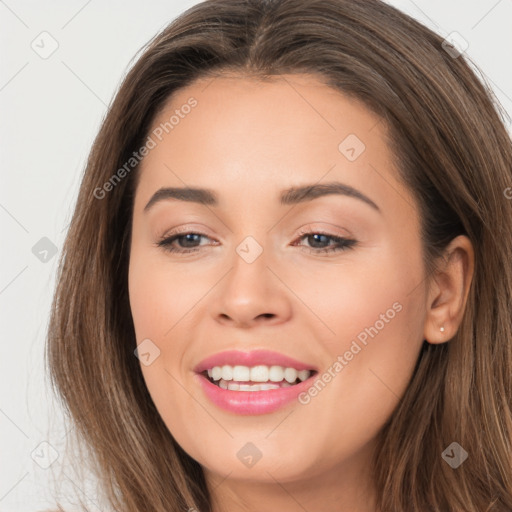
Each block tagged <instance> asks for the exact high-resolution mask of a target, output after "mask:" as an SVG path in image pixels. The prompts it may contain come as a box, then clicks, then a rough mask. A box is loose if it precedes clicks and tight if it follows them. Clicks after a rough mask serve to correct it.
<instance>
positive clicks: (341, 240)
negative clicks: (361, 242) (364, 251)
mask: <svg viewBox="0 0 512 512" xmlns="http://www.w3.org/2000/svg"><path fill="white" fill-rule="evenodd" d="M300 235H301V236H300V238H299V240H302V239H303V238H305V239H306V240H307V241H308V243H310V244H312V246H313V247H311V248H308V247H306V249H307V250H308V252H312V253H334V252H339V251H344V250H346V249H353V248H354V247H355V246H356V245H357V240H354V239H353V238H345V237H340V236H335V235H332V234H329V233H324V232H321V231H306V232H304V231H303V232H301V233H300ZM329 241H331V242H334V245H331V246H329V245H327V247H325V246H324V244H326V243H327V244H328V242H329ZM318 245H320V246H322V247H318Z"/></svg>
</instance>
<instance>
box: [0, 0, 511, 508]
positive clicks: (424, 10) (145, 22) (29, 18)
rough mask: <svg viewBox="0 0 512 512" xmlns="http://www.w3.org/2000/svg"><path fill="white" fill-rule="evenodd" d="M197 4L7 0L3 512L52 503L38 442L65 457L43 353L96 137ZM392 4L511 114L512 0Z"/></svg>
mask: <svg viewBox="0 0 512 512" xmlns="http://www.w3.org/2000/svg"><path fill="white" fill-rule="evenodd" d="M196 3H198V2H197V1H193V0H188V1H184V0H172V1H169V0H165V1H163V0H152V1H149V2H133V1H131V2H130V1H128V2H126V1H124V2H121V1H120V0H115V1H110V2H105V1H103V2H100V1H99V0H89V1H87V0H72V1H71V0H66V1H64V0H61V1H52V2H40V1H36V0H27V1H21V0H6V1H5V2H4V1H0V38H1V42H0V48H1V50H0V51H1V63H2V65H1V66H0V113H1V114H0V115H1V124H0V130H1V135H0V152H1V154H0V156H1V168H0V169H1V170H0V226H1V234H2V250H1V261H0V315H1V321H2V328H1V333H2V343H1V350H2V352H1V357H0V375H1V378H2V394H1V399H0V433H1V436H0V457H1V459H0V460H1V468H0V511H1V512H7V511H9V512H22V511H30V512H36V511H39V510H43V509H45V508H48V507H50V506H51V504H53V503H54V500H52V499H51V495H50V481H49V479H50V470H49V469H43V468H41V467H40V466H39V465H38V464H36V462H35V461H34V460H33V458H32V454H33V453H34V450H36V452H35V453H38V454H39V456H40V457H41V458H43V459H44V458H45V457H46V458H47V457H49V456H51V453H49V452H48V451H47V448H44V445H42V446H41V447H39V448H38V446H39V443H41V442H44V441H50V443H51V444H52V445H53V446H55V447H56V449H57V451H58V452H59V458H58V459H57V460H56V462H55V463H54V464H53V465H52V467H51V469H52V470H55V472H56V471H57V470H56V469H55V468H56V467H58V466H59V464H60V463H61V460H62V457H61V455H62V454H61V453H60V451H59V450H62V448H61V446H63V445H62V444H59V443H62V442H63V440H64V439H65V432H64V426H63V423H62V414H61V412H60V410H59V408H58V407H57V406H54V405H52V403H51V396H50V394H49V387H48V385H47V383H46V382H47V380H46V377H45V375H44V366H43V350H44V343H45V331H46V327H47V322H48V315H49V307H50V302H51V298H52V292H53V288H54V284H55V272H56V266H57V259H58V255H59V252H60V248H61V247H62V243H63V241H64V236H65V230H66V228H67V225H68V224H69V221H70V218H71V214H72V211H73V206H74V201H75V199H76V195H77V192H78V184H79V180H80V177H81V173H82V171H83V169H84V165H85V161H86V157H87V154H88V151H89V149H90V145H91V143H92V141H93V138H94V136H95V134H96V132H97V130H98V128H99V125H100V122H101V120H102V118H103V116H104V115H105V113H106V106H107V105H108V104H109V102H110V100H111V98H112V96H113V94H114V93H115V91H116V90H117V87H118V86H119V84H120V81H121V79H122V77H123V76H124V74H125V73H126V71H127V69H128V68H129V66H130V64H131V63H133V58H134V56H135V55H136V54H137V52H138V51H139V50H140V49H141V47H142V46H143V45H144V44H145V43H146V42H147V41H148V40H149V39H150V38H152V37H153V36H154V35H155V34H156V33H157V32H158V31H159V30H160V29H161V28H163V26H165V25H166V24H167V23H168V22H169V21H171V20H172V19H173V18H174V17H175V16H176V15H177V14H179V13H181V12H182V11H184V10H186V9H187V8H188V7H190V6H192V5H194V4H196ZM388 3H391V4H392V5H395V6H396V7H398V8H400V9H402V10H404V11H405V12H407V13H408V14H410V15H412V16H413V17H415V18H417V19H418V20H420V21H421V22H423V23H424V24H425V25H427V26H429V27H430V28H432V29H434V30H435V31H437V32H438V33H439V34H440V35H442V36H443V37H446V36H447V35H448V34H449V33H451V32H453V31H456V32H459V33H460V34H461V35H462V36H463V37H464V39H466V40H467V42H468V43H469V47H468V49H467V51H466V54H467V55H469V57H470V58H471V59H472V61H473V62H475V63H476V65H478V67H479V68H480V69H481V70H482V72H483V73H484V74H485V76H486V77H487V79H488V80H489V83H490V84H491V86H492V87H493V90H494V91H495V94H496V96H497V98H498V100H499V101H500V103H501V104H502V105H503V107H504V108H505V109H506V111H507V112H508V113H509V114H511V113H512V58H511V50H512V30H511V26H512V2H511V1H510V0H501V1H498V0H472V1H467V0H457V1H446V0H443V1H440V0H435V1H433V0H415V1H414V2H413V1H411V0H396V1H389V2H388ZM43 31H47V32H49V33H50V34H51V36H52V37H53V38H54V39H55V40H56V41H57V42H58V45H59V46H58V49H57V50H56V51H55V53H53V54H52V55H51V56H50V57H49V58H47V59H42V58H41V57H40V56H39V55H38V54H37V53H36V52H35V51H34V50H33V49H32V48H31V43H32V41H33V40H34V39H36V38H37V37H38V36H39V34H40V33H41V32H43ZM36 41H37V40H36ZM507 127H508V129H509V131H510V120H508V121H507ZM511 185H512V183H511ZM42 237H47V238H49V239H50V240H51V241H52V243H53V244H55V246H56V248H57V254H56V255H55V256H54V257H52V258H51V259H49V260H48V261H47V262H42V261H40V260H39V259H38V258H37V257H36V256H35V255H34V254H33V253H32V247H33V246H34V245H35V244H36V243H37V242H38V241H39V240H40V239H41V238H42ZM45 450H46V451H45ZM36 458H37V457H36ZM68 483H69V484H70V485H71V486H72V487H73V488H74V486H73V485H72V484H71V482H68ZM74 490H75V491H77V489H76V488H74ZM78 492H79V493H81V492H82V490H78ZM84 492H85V490H84ZM91 509H92V510H96V508H95V506H94V505H92V506H91Z"/></svg>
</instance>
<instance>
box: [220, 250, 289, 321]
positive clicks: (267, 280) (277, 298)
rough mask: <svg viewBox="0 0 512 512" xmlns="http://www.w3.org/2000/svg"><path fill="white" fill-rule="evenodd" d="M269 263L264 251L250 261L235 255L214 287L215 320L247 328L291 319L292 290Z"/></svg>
mask: <svg viewBox="0 0 512 512" xmlns="http://www.w3.org/2000/svg"><path fill="white" fill-rule="evenodd" d="M269 264H271V262H270V261H269V258H267V253H266V251H265V250H263V252H262V253H261V254H260V255H259V256H258V257H257V258H256V259H255V260H254V261H252V262H251V260H246V259H244V258H243V257H241V256H239V254H238V253H237V254H236V255H235V257H234V258H233V265H232V267H231V268H230V270H229V271H228V272H227V274H226V275H225V277H224V279H222V280H221V283H219V284H220V286H219V287H218V288H217V289H216V295H215V300H214V303H213V314H214V316H215V319H216V320H217V321H218V322H221V323H224V324H230V325H232V326H237V327H243V328H248V327H251V326H254V325H260V324H264V325H277V324H280V323H282V322H285V321H287V320H288V319H289V318H290V316H291V313H292V304H291V297H290V293H291V292H290V291H289V289H288V288H287V287H286V286H285V285H284V284H283V281H282V280H281V279H280V278H279V271H278V270H276V268H271V267H270V266H269ZM273 267H275V265H273Z"/></svg>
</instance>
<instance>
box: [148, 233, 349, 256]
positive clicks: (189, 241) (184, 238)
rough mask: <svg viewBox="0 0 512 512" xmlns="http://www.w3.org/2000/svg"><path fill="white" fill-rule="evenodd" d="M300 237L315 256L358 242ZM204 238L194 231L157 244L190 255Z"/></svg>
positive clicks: (319, 236) (322, 236) (313, 235)
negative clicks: (330, 243) (332, 243)
mask: <svg viewBox="0 0 512 512" xmlns="http://www.w3.org/2000/svg"><path fill="white" fill-rule="evenodd" d="M299 235H300V237H299V240H302V239H306V240H307V241H308V242H309V243H310V244H312V246H313V247H309V248H308V247H306V249H307V250H308V252H312V253H315V254H318V253H335V252H339V251H344V250H346V249H352V248H354V247H355V246H356V245H357V241H356V240H354V239H352V238H345V237H339V236H335V235H332V234H329V233H324V232H320V231H302V232H300V233H299ZM202 238H209V237H208V236H206V235H204V234H203V233H196V232H192V231H189V232H183V233H179V234H171V235H170V236H164V237H163V238H162V239H161V240H159V241H158V242H157V246H158V247H162V248H163V249H164V250H165V251H167V252H171V253H180V254H188V253H192V252H197V251H199V250H200V245H201V244H199V245H197V243H198V242H200V241H201V239H202ZM329 242H334V245H329ZM175 243H177V244H178V246H176V245H175ZM325 244H327V246H325ZM183 245H184V246H183ZM203 245H204V244H203ZM319 245H320V247H319ZM302 247H304V246H302Z"/></svg>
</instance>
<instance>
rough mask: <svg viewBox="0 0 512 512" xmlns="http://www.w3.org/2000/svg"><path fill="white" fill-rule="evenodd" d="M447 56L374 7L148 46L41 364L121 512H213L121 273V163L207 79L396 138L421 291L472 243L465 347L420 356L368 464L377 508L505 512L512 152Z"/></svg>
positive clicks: (200, 12) (104, 156)
mask: <svg viewBox="0 0 512 512" xmlns="http://www.w3.org/2000/svg"><path fill="white" fill-rule="evenodd" d="M442 43H443V39H442V38H441V37H440V36H439V35H437V34H435V33H433V32H432V31H430V30H429V29H427V28H426V27H424V26H423V25H422V24H420V23H419V22H417V21H415V20H414V19H412V18H410V17H408V16H407V15H405V14H403V13H402V12H400V11H398V10H397V9H395V8H393V7H391V6H390V5H388V4H386V3H384V2H381V1H378V0H275V1H273V0H207V1H205V2H202V3H200V4H197V5H195V6H193V7H192V8H190V9H189V10H187V11H186V12H185V13H183V14H182V15H180V16H179V17H178V18H176V19H175V20H174V21H173V22H172V23H171V24H170V25H168V26H167V27H166V28H165V29H164V30H163V31H162V32H161V33H160V34H158V35H157V36H156V37H155V38H154V39H153V40H152V41H150V43H149V44H148V45H147V47H146V49H145V51H144V52H143V54H142V55H141V57H140V58H139V59H138V61H137V62H136V63H135V65H134V66H133V68H132V69H131V70H130V72H129V73H128V74H127V76H126V77H125V79H124V81H123V83H122V85H121V87H120V89H119V91H118V93H117V95H116V97H115V99H114V101H113V103H112V105H111V106H110V108H109V111H108V113H107V115H106V117H105V119H104V122H103V124H102V126H101V129H100V131H99V134H98V136H97V138H96V140H95V142H94V145H93V147H92V150H91V153H90V156H89V159H88V161H87V166H86V169H85V173H84V176H83V180H82V183H81V187H80V191H79V196H78V200H77V204H76V209H75V212H74V215H73V218H72V222H71V225H70V228H69V232H68V234H67V238H66V241H65V244H64V248H63V252H62V256H61V261H60V266H59V272H58V276H57V278H58V282H57V287H56V291H55V297H54V302H53V305H52V313H51V319H50V324H49V332H48V341H47V352H46V358H47V364H48V369H49V373H50V375H51V382H52V385H53V386H54V389H55V391H56V392H57V393H58V395H59V396H60V397H61V399H62V404H63V406H64V407H65V411H66V413H67V414H68V415H69V417H70V419H71V421H72V424H73V426H74V431H73V434H76V436H77V440H79V441H80V443H83V445H84V446H85V451H86V452H87V453H88V454H89V455H90V457H91V465H92V466H91V467H93V468H94V473H95V474H96V475H97V476H98V477H99V481H100V484H101V489H102V490H103V491H104V494H105V498H106V501H107V502H108V503H109V505H110V506H112V507H113V509H115V510H117V511H126V512H140V511H141V510H144V511H147V512H152V511H158V512H164V511H165V512H169V511H178V510H179V511H185V510H187V509H189V508H194V509H197V510H198V511H201V512H211V511H212V508H211V503H210V495H209V493H208V489H207V487H206V483H205V478H204V475H203V471H202V468H201V466H200V465H199V464H198V463H197V462H196V461H195V460H193V459H192V458H191V457H190V456H188V454H186V453H185V452H184V451H183V450H182V449H181V448H180V446H179V445H178V444H177V443H176V441H175V440H174V439H173V437H172V435H171V434H170V432H169V431H168V429H167V427H166V425H165V424H164V422H163V420H162V419H161V417H160V415H159V414H158V411H157V410H156V408H155V406H154V404H153V402H152V400H151V397H150V395H149V393H148V390H147V388H146V386H145V382H144V380H143V377H142V372H141V369H140V365H139V361H138V359H137V358H136V357H135V356H134V349H135V347H136V344H137V342H136V339H135V333H134V328H133V320H132V317H131V312H130V306H129V300H128V290H127V275H128V274H127V273H128V261H129V259H128V258H129V253H128V251H129V246H130V231H131V215H132V205H133V197H134V192H135V187H136V182H137V173H138V166H137V165H134V166H133V168H131V167H128V168H127V167H126V162H128V161H129V159H130V158H131V157H132V155H133V152H134V151H137V150H138V149H139V148H140V147H141V146H142V145H143V144H144V141H145V140H146V138H147V136H148V131H149V130H150V127H151V126H152V121H153V120H154V118H155V116H156V114H157V113H158V112H159V109H161V108H162V106H163V105H164V102H166V101H167V100H168V99H169V98H170V96H171V95H172V94H173V93H174V92H175V91H176V90H178V89H180V88H182V87H185V86H186V85H188V84H191V83H192V82H193V81H194V80H196V79H198V78H205V77H206V78H208V77H210V78H211V79H215V77H216V76H220V75H221V74H223V73H238V74H239V75H241V76H246V77H247V76H249V77H253V78H255V79H268V78H271V77H272V76H275V75H279V74H288V73H307V74H311V75H314V76H315V77H319V78H320V79H321V80H323V82H324V83H326V84H327V85H329V86H331V87H333V88H336V89H338V90H340V91H341V92H342V93H345V94H346V95H349V96H350V97H353V98H354V99H357V100H360V101H362V102H363V103H364V104H365V105H366V107H367V108H369V109H371V110H372V111H373V112H375V113H377V114H378V115H379V116H380V118H381V119H382V122H383V123H385V124H386V126H387V127H388V128H389V134H390V135H389V144H390V147H391V149H392V150H393V154H394V157H395V160H396V162H395V163H396V167H397V170H398V171H399V173H400V176H401V178H402V179H403V182H404V183H405V184H406V185H407V186H408V187H409V188H410V189H411V191H412V192H413V193H414V196H415V198H416V200H417V204H418V207H419V210H420V214H421V220H422V231H421V235H422V241H423V248H424V254H423V257H424V262H425V269H426V273H427V276H430V275H431V273H432V271H433V270H434V269H435V260H436V258H437V257H439V256H440V255H441V254H442V251H443V249H444V248H445V247H446V246H447V244H448V243H449V242H450V240H451V239H452V238H454V237H455V236H457V235H459V234H465V235H467V236H468V237H469V239H470V240H471V242H472V244H473V247H474V250H475V271H474V276H473V281H472V284H471V288H470V292H469V297H468V302H467V305H466V310H465V312H464V317H463V320H462V324H461V325H460V327H459V330H458V332H457V334H456V335H455V336H454V337H453V339H451V340H450V341H449V342H447V343H443V344H439V345H434V344H430V343H428V342H426V341H425V342H424V344H423V347H422V350H421V353H420V356H419V359H418V362H417V365H416V368H415V372H414V375H413V377H412V380H411V382H410V385H409V387H408V389H407V391H406V393H405V394H404V396H403V397H402V398H401V400H400V402H399V404H398V406H397V408H396V410H395V411H394V413H393V415H392V416H391V417H390V418H389V420H388V421H387V423H386V424H385V425H384V427H383V429H382V430H381V432H380V435H379V449H378V451H377V453H376V458H375V462H374V465H373V467H372V470H373V472H374V479H375V483H376V485H377V490H378V500H379V502H378V506H379V509H380V510H381V511H382V512H391V511H392V512H414V511H417V512H426V511H438V512H449V511H462V510H463V511H465V512H491V511H493V512H498V511H506V510H507V511H510V510H512V407H511V406H512V200H511V199H510V194H507V193H506V191H507V190H508V191H512V189H511V188H510V187H511V186H512V144H511V140H510V137H509V135H508V133H507V131H506V129H505V126H504V122H503V120H504V113H503V111H502V110H500V108H501V107H500V105H499V104H498V103H497V102H496V100H495V99H494V97H493V95H492V92H491V90H490V87H489V86H488V85H487V84H486V82H485V80H484V78H483V77H482V76H480V77H479V76H478V74H477V72H475V71H474V70H472V69H471V66H470V64H472V63H470V61H469V59H468V58H467V57H465V56H464V55H461V56H459V57H454V56H453V55H452V54H450V53H449V52H447V51H445V49H444V47H443V44H442ZM468 62H469V63H468ZM473 67H474V69H477V67H476V66H475V65H474V64H473ZM197 108H200V105H199V106H198V107H197ZM123 166H125V167H124V168H125V171H126V172H125V173H121V174H122V179H117V178H119V173H118V174H117V178H116V179H115V180H113V179H112V177H113V176H114V174H116V173H117V171H118V169H120V168H122V167H123ZM109 180H111V181H110V183H111V186H108V187H105V186H104V184H105V183H107V182H109ZM100 189H101V190H102V191H103V192H101V191H100V192H98V191H99V190H100ZM107 189H108V190H107ZM427 284H428V283H427ZM140 341H141V340H139V342H140ZM70 435H71V434H70ZM452 442H457V443H458V444H460V445H461V446H462V447H463V448H464V449H465V450H466V451H467V452H468V454H469V456H468V458H467V460H465V461H464V463H463V464H461V465H460V466H459V467H458V468H457V469H453V468H452V467H450V465H448V464H447V463H446V462H445V460H443V457H442V456H441V455H442V452H443V451H444V450H445V449H446V448H447V447H448V446H449V445H450V444H451V443H452Z"/></svg>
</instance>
